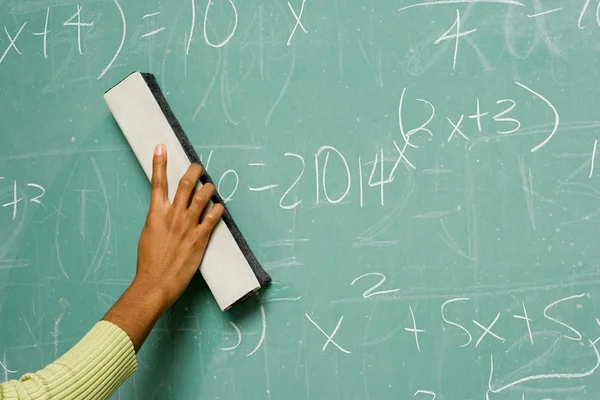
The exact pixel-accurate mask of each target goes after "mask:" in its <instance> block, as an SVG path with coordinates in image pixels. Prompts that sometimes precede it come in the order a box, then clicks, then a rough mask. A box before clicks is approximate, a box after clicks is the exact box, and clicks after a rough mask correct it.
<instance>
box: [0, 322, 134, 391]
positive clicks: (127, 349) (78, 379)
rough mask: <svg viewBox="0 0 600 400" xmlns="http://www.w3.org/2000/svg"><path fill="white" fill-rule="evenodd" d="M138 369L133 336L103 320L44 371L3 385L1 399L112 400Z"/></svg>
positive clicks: (0, 389) (0, 385)
mask: <svg viewBox="0 0 600 400" xmlns="http://www.w3.org/2000/svg"><path fill="white" fill-rule="evenodd" d="M136 368H137V361H136V358H135V351H134V349H133V344H132V343H131V339H129V336H127V334H126V333H125V332H123V331H122V330H121V329H120V328H119V327H117V326H116V325H113V324H111V323H110V322H106V321H101V322H98V323H97V324H96V325H95V326H94V327H93V328H92V330H91V331H89V332H88V333H87V335H85V337H84V338H83V339H81V341H80V342H79V343H77V344H76V345H75V346H74V347H73V348H72V349H71V350H69V351H68V352H67V353H66V354H65V355H63V356H62V357H60V358H59V359H58V360H56V361H55V362H53V363H52V364H50V365H48V366H47V367H46V368H44V369H43V370H41V371H38V372H36V373H35V374H25V375H23V377H22V378H21V379H19V380H18V381H8V382H4V383H0V400H38V399H39V400H46V399H53V400H54V399H64V400H75V399H85V400H88V399H90V400H99V399H108V398H109V397H110V396H111V395H112V394H113V393H114V391H115V390H117V388H118V387H119V386H120V385H121V384H122V383H123V382H125V381H126V380H127V378H129V377H130V376H131V375H132V374H133V373H134V372H135V370H136Z"/></svg>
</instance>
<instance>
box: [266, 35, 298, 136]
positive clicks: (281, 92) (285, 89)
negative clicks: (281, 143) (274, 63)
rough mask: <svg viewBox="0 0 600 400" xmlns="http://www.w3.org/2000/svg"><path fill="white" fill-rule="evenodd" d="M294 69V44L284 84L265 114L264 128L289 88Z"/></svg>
mask: <svg viewBox="0 0 600 400" xmlns="http://www.w3.org/2000/svg"><path fill="white" fill-rule="evenodd" d="M295 68H296V45H295V44H294V45H293V46H292V61H291V62H290V69H289V71H288V72H287V74H286V78H285V82H284V83H283V86H282V87H281V90H280V91H279V95H277V99H276V100H275V102H274V103H273V105H272V106H271V108H270V109H269V112H268V113H267V117H266V118H265V128H266V127H268V126H269V122H271V117H272V116H273V113H274V112H275V109H276V108H277V107H278V106H279V103H280V102H281V99H282V98H283V95H284V94H285V92H286V91H287V88H288V87H289V86H290V82H291V80H292V75H294V69H295Z"/></svg>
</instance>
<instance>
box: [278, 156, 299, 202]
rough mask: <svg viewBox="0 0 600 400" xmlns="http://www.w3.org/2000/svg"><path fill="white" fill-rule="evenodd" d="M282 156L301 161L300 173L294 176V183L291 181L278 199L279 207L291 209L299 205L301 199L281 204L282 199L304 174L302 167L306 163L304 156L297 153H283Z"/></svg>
mask: <svg viewBox="0 0 600 400" xmlns="http://www.w3.org/2000/svg"><path fill="white" fill-rule="evenodd" d="M284 156H285V157H296V158H297V159H299V160H300V162H302V171H300V174H299V175H298V177H297V178H296V180H295V181H294V183H292V185H291V186H290V187H289V188H288V190H286V191H285V192H284V193H283V195H282V196H281V198H280V199H279V207H281V208H283V209H284V210H292V209H294V208H296V207H298V205H300V203H302V199H300V200H297V201H296V202H295V203H293V204H290V205H283V200H284V199H285V198H286V196H287V195H288V194H289V193H290V192H291V191H292V189H293V188H294V187H295V186H296V185H297V184H298V182H299V181H300V179H301V178H302V175H304V169H305V168H306V163H305V162H304V158H303V157H302V156H301V155H299V154H295V153H284Z"/></svg>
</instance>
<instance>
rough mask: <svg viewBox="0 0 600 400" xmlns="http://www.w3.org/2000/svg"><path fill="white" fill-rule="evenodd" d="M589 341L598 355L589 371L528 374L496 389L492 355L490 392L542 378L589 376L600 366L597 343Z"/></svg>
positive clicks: (500, 390) (489, 380)
mask: <svg viewBox="0 0 600 400" xmlns="http://www.w3.org/2000/svg"><path fill="white" fill-rule="evenodd" d="M589 342H590V346H591V347H592V348H593V349H594V353H595V355H596V365H595V366H594V367H593V368H592V369H590V370H588V371H584V372H579V373H572V374H569V373H562V374H540V375H532V376H527V377H525V378H521V379H518V380H516V381H514V382H511V383H509V384H506V385H504V386H501V387H498V388H496V389H494V388H493V387H492V377H493V375H494V356H493V355H490V377H489V379H488V392H492V393H500V392H502V391H504V390H506V389H508V388H510V387H513V386H517V385H520V384H522V383H525V382H530V381H536V380H542V379H581V378H585V377H588V376H590V375H592V374H593V373H594V372H595V371H596V369H598V367H600V353H599V352H598V349H597V348H596V345H595V344H594V343H593V342H592V341H591V340H590V341H589ZM486 397H487V394H486Z"/></svg>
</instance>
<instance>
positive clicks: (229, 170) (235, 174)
mask: <svg viewBox="0 0 600 400" xmlns="http://www.w3.org/2000/svg"><path fill="white" fill-rule="evenodd" d="M229 174H233V176H235V187H234V188H233V190H232V191H231V193H230V194H229V196H223V192H221V183H222V182H223V179H225V177H226V176H227V175H229ZM239 183H240V177H239V176H238V174H237V172H235V170H233V169H228V170H227V171H225V172H223V175H221V178H220V179H219V183H218V184H217V193H220V194H221V197H222V198H223V203H227V202H229V201H231V199H232V198H233V195H234V194H235V192H236V190H237V188H238V185H239Z"/></svg>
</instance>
